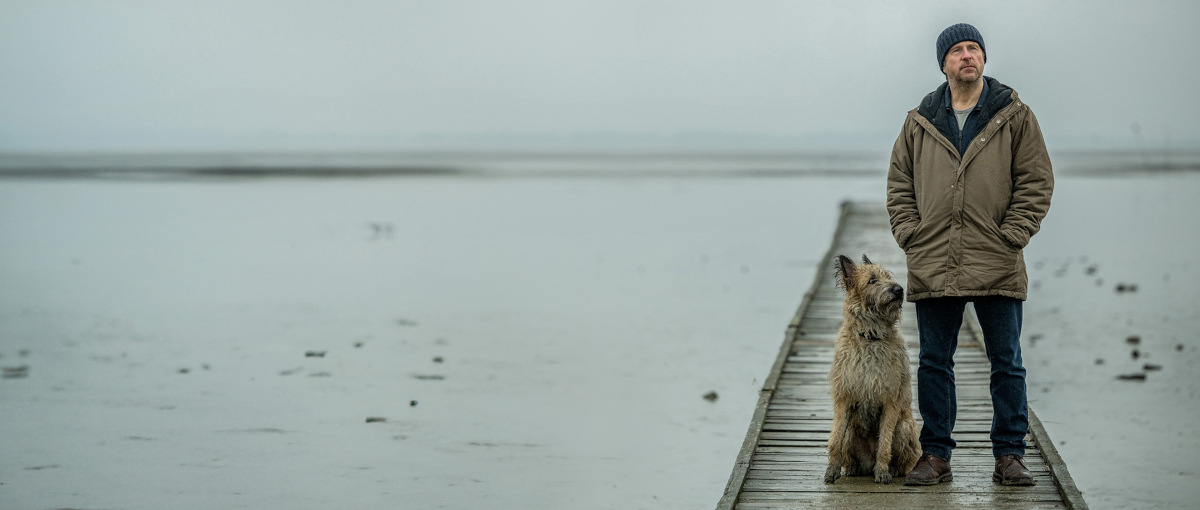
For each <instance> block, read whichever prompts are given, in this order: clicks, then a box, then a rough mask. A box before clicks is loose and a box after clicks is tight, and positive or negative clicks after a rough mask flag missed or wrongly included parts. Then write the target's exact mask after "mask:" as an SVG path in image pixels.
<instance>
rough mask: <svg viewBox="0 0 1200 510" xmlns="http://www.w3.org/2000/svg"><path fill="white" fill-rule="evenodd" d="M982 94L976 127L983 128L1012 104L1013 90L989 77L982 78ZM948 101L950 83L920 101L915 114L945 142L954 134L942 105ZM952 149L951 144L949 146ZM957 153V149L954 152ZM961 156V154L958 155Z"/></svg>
mask: <svg viewBox="0 0 1200 510" xmlns="http://www.w3.org/2000/svg"><path fill="white" fill-rule="evenodd" d="M983 79H984V93H983V94H980V95H979V102H980V103H981V105H977V106H976V108H979V113H978V114H977V115H979V117H978V119H977V120H976V121H975V122H976V125H979V126H984V125H987V122H988V121H989V120H991V119H992V117H993V116H995V115H996V112H999V111H1000V110H1003V109H1004V107H1006V106H1008V105H1009V103H1012V101H1013V98H1012V95H1013V90H1012V89H1011V88H1009V87H1008V86H1007V85H1005V84H1003V83H1000V81H999V80H997V79H995V78H992V77H990V76H984V77H983ZM949 100H950V83H949V82H942V84H941V85H940V86H938V88H937V90H934V91H933V92H930V93H929V94H926V95H925V99H924V100H922V101H921V106H918V107H917V114H918V115H920V116H922V117H924V118H925V120H928V121H929V123H930V124H933V127H934V128H937V130H938V132H939V133H941V134H942V136H944V137H946V140H950V139H951V138H953V136H954V134H953V132H952V131H951V130H950V121H951V118H950V115H951V114H950V113H947V111H946V108H944V105H945V104H947V101H949ZM950 146H951V147H953V144H951V145H950ZM955 151H957V149H956V150H955ZM960 156H961V154H960Z"/></svg>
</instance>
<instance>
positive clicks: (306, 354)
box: [304, 351, 326, 358]
mask: <svg viewBox="0 0 1200 510" xmlns="http://www.w3.org/2000/svg"><path fill="white" fill-rule="evenodd" d="M325 352H326V351H304V357H305V358H324V357H325Z"/></svg>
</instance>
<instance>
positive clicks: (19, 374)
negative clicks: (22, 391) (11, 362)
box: [3, 365, 29, 379]
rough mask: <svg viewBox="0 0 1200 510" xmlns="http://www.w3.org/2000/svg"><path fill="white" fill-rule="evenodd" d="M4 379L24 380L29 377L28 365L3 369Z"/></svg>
mask: <svg viewBox="0 0 1200 510" xmlns="http://www.w3.org/2000/svg"><path fill="white" fill-rule="evenodd" d="M3 372H4V378H5V379H24V378H25V377H28V376H29V365H21V366H19V367H4V370H3Z"/></svg>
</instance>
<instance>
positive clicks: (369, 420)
mask: <svg viewBox="0 0 1200 510" xmlns="http://www.w3.org/2000/svg"><path fill="white" fill-rule="evenodd" d="M386 421H387V418H384V417H382V416H369V417H367V423H382V422H386Z"/></svg>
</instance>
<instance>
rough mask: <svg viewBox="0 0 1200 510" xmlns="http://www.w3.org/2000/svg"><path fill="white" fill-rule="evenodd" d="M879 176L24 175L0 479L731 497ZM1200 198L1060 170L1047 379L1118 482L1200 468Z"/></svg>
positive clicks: (1159, 487) (378, 495)
mask: <svg viewBox="0 0 1200 510" xmlns="http://www.w3.org/2000/svg"><path fill="white" fill-rule="evenodd" d="M882 193H883V186H882V182H881V180H880V179H878V178H842V179H835V178H821V177H806V178H791V179H704V178H692V179H674V180H669V179H634V180H624V179H502V180H494V179H466V178H445V177H409V178H392V179H388V178H380V179H347V180H302V179H268V180H251V181H245V180H238V181H220V180H202V181H196V182H115V181H75V180H62V181H20V180H0V262H2V263H0V356H3V357H2V358H0V366H4V367H14V368H17V367H20V366H25V367H28V368H27V369H26V370H25V372H23V376H20V377H12V378H5V379H2V380H0V402H2V404H0V405H2V406H3V409H4V410H5V412H4V415H5V417H4V419H2V420H0V434H3V437H6V438H11V439H10V440H6V441H4V442H0V458H4V459H5V461H4V462H3V464H2V465H0V483H3V490H0V507H5V508H9V507H16V508H24V507H35V508H37V507H87V508H93V507H114V508H164V507H170V508H212V507H252V508H328V507H331V506H343V507H344V506H351V505H354V506H358V507H361V508H394V507H397V506H404V507H417V508H428V507H439V506H444V507H448V508H462V507H480V506H486V507H489V508H517V507H520V508H528V507H530V506H538V507H550V508H696V507H701V508H703V507H710V506H712V505H714V504H715V503H716V501H717V500H718V499H719V497H720V495H721V492H722V490H723V488H724V485H725V482H726V480H727V478H728V476H729V472H730V470H731V468H732V465H733V460H734V457H735V455H736V453H737V450H738V448H739V447H740V445H741V441H742V438H743V437H744V434H745V431H746V426H747V424H748V420H749V418H750V413H751V411H752V409H753V406H754V403H755V398H756V397H757V392H758V390H759V388H760V387H761V385H762V378H763V377H764V376H765V374H766V372H767V371H768V370H769V368H770V364H771V362H772V361H773V359H774V357H775V354H776V352H777V349H778V347H779V345H780V342H781V341H782V335H783V330H784V328H785V327H786V324H787V322H788V320H789V319H790V318H791V315H792V312H793V311H794V308H795V306H796V305H797V304H798V303H799V300H800V296H801V294H802V293H803V291H804V290H805V289H806V287H807V285H808V284H809V282H810V281H811V278H812V275H813V270H814V268H815V266H816V264H817V262H818V261H817V258H818V257H820V256H821V255H822V253H823V252H824V250H825V249H826V248H827V246H828V242H829V236H830V235H831V234H832V229H833V227H834V222H835V216H836V212H837V204H838V202H840V201H841V200H842V199H843V198H853V199H873V198H874V199H880V200H881V199H882V196H881V195H882ZM1198 196H1200V179H1198V178H1197V177H1196V176H1194V175H1191V174H1181V175H1175V176H1172V177H1167V178H1153V177H1149V178H1148V177H1139V178H1111V179H1080V178H1075V179H1068V178H1064V179H1060V181H1059V185H1058V189H1057V190H1056V194H1055V202H1054V206H1053V209H1052V211H1051V215H1050V216H1049V218H1048V219H1047V221H1046V223H1045V228H1044V230H1043V233H1042V234H1039V236H1037V237H1035V238H1034V242H1033V244H1032V245H1031V246H1030V247H1029V249H1028V250H1027V254H1026V257H1027V260H1029V261H1030V279H1031V281H1038V282H1040V283H1039V287H1038V289H1037V290H1036V291H1034V292H1032V293H1031V296H1030V301H1029V302H1028V304H1027V307H1026V311H1027V315H1026V324H1025V341H1026V346H1027V347H1026V361H1027V366H1028V367H1029V384H1030V391H1031V399H1033V405H1034V408H1035V409H1036V410H1037V412H1038V413H1039V415H1040V416H1041V417H1042V419H1043V421H1044V422H1045V423H1046V425H1047V428H1049V429H1050V433H1051V435H1052V436H1053V437H1054V438H1055V440H1056V441H1057V442H1061V443H1062V444H1061V445H1060V446H1059V448H1060V451H1061V452H1062V453H1063V455H1064V457H1066V459H1067V461H1068V463H1069V464H1070V467H1071V470H1072V473H1073V474H1074V475H1075V477H1076V481H1077V482H1078V484H1079V485H1080V487H1081V488H1082V489H1083V490H1084V495H1085V497H1086V498H1087V499H1088V502H1089V503H1090V504H1091V505H1092V507H1093V508H1119V507H1125V506H1154V505H1160V506H1164V507H1167V506H1175V507H1184V506H1187V505H1190V502H1191V501H1194V500H1196V499H1197V497H1198V496H1200V495H1198V494H1196V492H1195V490H1194V489H1193V488H1194V487H1196V486H1197V485H1196V484H1195V476H1196V475H1195V472H1194V468H1191V467H1187V466H1194V465H1196V460H1197V458H1196V457H1197V454H1196V453H1195V452H1197V451H1200V449H1198V448H1196V446H1200V444H1197V443H1198V442H1200V439H1198V437H1197V428H1196V427H1195V426H1194V425H1192V424H1194V423H1196V419H1195V418H1197V416H1196V412H1197V411H1196V409H1197V408H1196V406H1195V398H1196V394H1197V391H1196V390H1197V381H1198V380H1200V379H1198V378H1197V377H1196V375H1198V374H1197V372H1196V365H1195V358H1196V348H1197V347H1200V345H1197V344H1196V340H1195V337H1194V335H1192V334H1191V333H1190V332H1192V331H1195V330H1197V326H1198V325H1200V316H1198V315H1197V313H1196V312H1195V307H1193V306H1189V303H1194V302H1195V299H1194V298H1195V297H1196V289H1200V286H1198V285H1197V284H1200V276H1198V275H1197V269H1198V268H1200V265H1198V264H1196V262H1197V256H1196V255H1195V254H1196V253H1198V251H1197V250H1196V249H1195V248H1196V247H1195V246H1194V244H1195V243H1196V240H1195V239H1193V238H1188V239H1184V238H1187V237H1188V236H1179V235H1176V233H1177V232H1179V231H1180V230H1187V229H1189V228H1190V229H1192V230H1194V225H1195V221H1196V220H1195V218H1198V217H1200V215H1197V213H1198V212H1200V211H1197V210H1196V208H1197V205H1196V204H1195V202H1194V198H1195V197H1198ZM1083 256H1086V257H1088V259H1087V261H1086V262H1084V261H1082V260H1081V257H1083ZM1068 258H1070V261H1068V260H1067V259H1068ZM1035 261H1042V265H1041V266H1040V269H1035ZM1063 264H1066V269H1062V275H1061V276H1055V274H1056V273H1057V272H1058V271H1059V270H1060V269H1061V268H1062V266H1063ZM1091 264H1096V265H1098V268H1097V269H1096V270H1094V273H1093V274H1092V275H1086V274H1084V272H1085V271H1086V270H1087V269H1086V268H1087V267H1089V266H1090V265H1091ZM1160 270H1161V271H1160ZM1160 273H1163V274H1166V273H1169V274H1170V276H1169V278H1165V279H1164V277H1163V275H1162V274H1160ZM1096 278H1103V279H1104V280H1105V282H1106V283H1104V284H1102V285H1099V286H1097V285H1095V281H1094V280H1095V279H1096ZM1125 281H1128V282H1133V283H1137V284H1138V285H1139V288H1138V291H1137V292H1135V293H1127V292H1126V293H1121V294H1117V293H1115V292H1114V291H1113V285H1115V284H1116V283H1117V282H1125ZM1189 300H1190V301H1189ZM1163 317H1167V318H1166V319H1165V320H1164V318H1163ZM1035 334H1040V335H1042V336H1041V337H1040V338H1039V339H1038V340H1036V341H1032V340H1031V335H1035ZM1131 334H1139V335H1141V338H1142V340H1141V342H1142V343H1141V349H1142V351H1143V352H1144V353H1145V354H1144V355H1149V356H1150V357H1149V359H1141V360H1140V361H1143V362H1154V363H1161V364H1162V365H1163V369H1162V370H1160V371H1153V372H1149V373H1148V375H1147V380H1146V381H1145V382H1141V383H1138V382H1127V381H1118V380H1117V379H1116V378H1115V376H1116V375H1119V374H1121V373H1126V372H1130V371H1131V370H1134V369H1136V368H1138V367H1136V366H1134V365H1136V364H1137V363H1133V364H1131V363H1132V362H1130V361H1128V360H1129V350H1130V349H1129V345H1127V344H1126V343H1125V341H1126V340H1125V337H1126V336H1128V335H1131ZM1180 343H1182V344H1185V348H1184V350H1183V351H1172V350H1171V348H1173V346H1174V345H1176V344H1180ZM307 351H325V355H324V356H323V357H306V356H305V353H306V352H307ZM1144 355H1143V356H1144ZM1098 357H1103V358H1105V359H1106V362H1105V364H1104V365H1095V364H1094V358H1098ZM435 358H440V359H441V362H436V361H435ZM14 373H15V372H14ZM6 374H7V372H6ZM437 376H441V378H440V379H439V378H438V377H437ZM710 391H716V392H717V394H718V395H719V397H718V398H717V399H716V401H714V402H710V401H708V400H706V399H704V398H703V395H705V394H706V393H708V392H710ZM372 417H379V418H384V419H385V421H375V422H372V423H367V418H372ZM1110 459H1111V462H1110V461H1109V460H1110ZM1105 462H1108V463H1110V464H1111V463H1112V462H1121V463H1123V464H1124V465H1125V466H1129V465H1130V464H1131V463H1132V464H1133V466H1134V469H1133V470H1132V471H1134V472H1135V473H1137V475H1136V476H1132V477H1131V476H1126V475H1128V473H1129V472H1130V470H1129V469H1128V468H1126V469H1124V470H1122V471H1120V472H1119V473H1120V475H1119V476H1120V477H1121V478H1119V479H1117V480H1114V472H1113V471H1112V470H1111V469H1110V468H1107V467H1105ZM1180 473H1186V474H1180ZM531 503H533V505H531Z"/></svg>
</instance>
